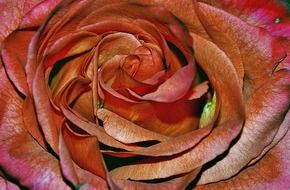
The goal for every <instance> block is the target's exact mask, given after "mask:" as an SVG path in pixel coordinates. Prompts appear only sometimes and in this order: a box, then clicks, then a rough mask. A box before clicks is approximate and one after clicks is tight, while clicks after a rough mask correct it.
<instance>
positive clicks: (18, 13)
mask: <svg viewBox="0 0 290 190" xmlns="http://www.w3.org/2000/svg"><path fill="white" fill-rule="evenodd" d="M59 2H60V0H57V1H55V0H44V1H42V0H28V1H24V0H19V1H1V2H0V20H1V26H0V44H1V42H2V40H3V39H5V37H6V36H8V35H9V34H10V33H11V32H12V31H13V30H15V29H16V28H17V27H18V26H19V25H20V23H21V22H23V21H22V19H23V17H24V15H26V14H27V16H25V17H26V18H25V19H24V20H25V23H33V24H31V25H28V24H26V26H39V25H40V24H42V21H43V20H44V18H45V17H46V16H47V15H48V14H49V13H50V11H51V10H52V9H53V8H54V7H55V6H56V5H57V3H59ZM22 25H24V24H23V23H22Z"/></svg>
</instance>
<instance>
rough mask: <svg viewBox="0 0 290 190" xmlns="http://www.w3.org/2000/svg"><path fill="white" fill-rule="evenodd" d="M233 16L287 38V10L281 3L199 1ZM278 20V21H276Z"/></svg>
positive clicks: (288, 28)
mask: <svg viewBox="0 0 290 190" xmlns="http://www.w3.org/2000/svg"><path fill="white" fill-rule="evenodd" d="M201 1H202V2H205V3H208V4H210V5H213V6H215V7H219V8H220V9H223V10H226V11H227V12H230V13H231V14H233V15H236V16H239V17H240V18H241V19H243V20H245V21H246V22H248V23H249V24H252V25H257V26H260V27H263V28H265V29H266V30H268V31H269V32H270V33H271V34H272V35H275V36H284V37H288V38H289V37H290V36H289V30H290V27H289V26H290V25H289V23H290V22H289V12H288V11H289V10H287V7H286V6H284V5H285V4H287V3H286V2H283V1H275V0H266V1H263V2H262V1H255V0H246V1H208V0H201ZM276 19H278V21H277V20H276Z"/></svg>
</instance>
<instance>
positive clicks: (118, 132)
mask: <svg viewBox="0 0 290 190" xmlns="http://www.w3.org/2000/svg"><path fill="white" fill-rule="evenodd" d="M98 117H99V118H100V119H101V120H102V121H103V127H104V129H105V131H106V132H107V133H108V134H109V135H111V136H112V137H114V138H115V139H117V140H118V141H121V142H123V143H136V142H142V141H152V140H157V141H160V142H162V141H165V140H167V139H168V137H166V136H163V135H160V134H158V133H154V132H152V131H149V130H147V129H144V128H142V127H140V126H138V125H136V124H134V123H132V122H130V121H128V120H126V119H124V118H122V117H120V116H118V115H117V114H115V113H113V112H111V111H109V110H106V109H99V110H98Z"/></svg>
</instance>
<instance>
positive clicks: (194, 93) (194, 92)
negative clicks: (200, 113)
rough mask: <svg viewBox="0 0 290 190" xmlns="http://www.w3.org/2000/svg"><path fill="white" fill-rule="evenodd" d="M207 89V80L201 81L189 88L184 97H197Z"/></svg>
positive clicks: (189, 98) (190, 98) (188, 98)
mask: <svg viewBox="0 0 290 190" xmlns="http://www.w3.org/2000/svg"><path fill="white" fill-rule="evenodd" d="M207 90H208V81H205V82H202V83H200V84H198V85H196V86H195V87H193V88H191V89H190V90H189V92H188V93H187V94H186V95H185V97H184V98H186V99H187V100H193V99H198V98H200V97H201V96H203V95H204V94H205V93H206V92H207Z"/></svg>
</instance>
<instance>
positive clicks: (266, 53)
mask: <svg viewBox="0 0 290 190" xmlns="http://www.w3.org/2000/svg"><path fill="white" fill-rule="evenodd" d="M198 13H199V16H200V19H201V22H202V23H203V24H204V25H205V27H206V28H207V29H208V33H209V35H210V36H214V37H213V39H214V40H213V41H214V43H217V45H218V46H220V47H221V48H224V49H223V50H224V51H225V53H227V54H228V55H230V56H231V57H239V56H241V60H242V63H243V67H244V70H245V76H244V86H243V91H244V94H245V96H246V98H245V99H247V98H248V97H249V96H250V95H251V94H252V93H253V92H254V91H255V90H256V89H258V88H259V87H260V85H262V84H263V83H264V81H265V80H267V79H269V77H270V74H271V72H272V70H273V68H274V66H275V63H276V62H277V61H278V60H280V59H281V58H282V57H284V56H285V53H286V52H287V51H285V49H284V48H283V46H282V45H281V43H280V42H279V41H278V40H276V39H275V38H273V37H272V36H271V35H270V34H269V33H268V32H266V31H265V30H263V29H261V28H257V27H253V26H250V25H248V24H247V23H245V22H243V21H242V20H241V19H239V18H237V17H235V16H233V15H231V14H229V13H226V12H224V11H222V10H220V9H217V8H214V7H211V6H209V5H206V4H203V3H199V11H198ZM223 33H225V34H226V35H227V38H225V40H226V39H231V40H227V41H226V42H223V41H221V40H219V39H220V34H221V35H222V36H223V35H224V34H223ZM215 39H218V40H217V41H215ZM232 42H234V43H235V44H236V46H237V47H238V48H239V51H240V55H239V54H237V53H238V52H236V53H234V52H232V53H228V51H229V50H230V47H227V46H228V45H229V44H232ZM236 46H235V47H236ZM225 47H226V48H225ZM235 54H236V55H235ZM231 57H230V58H231ZM234 63H236V64H235V67H236V68H240V67H241V66H240V64H239V62H234ZM237 70H238V71H239V70H240V69H237Z"/></svg>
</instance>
